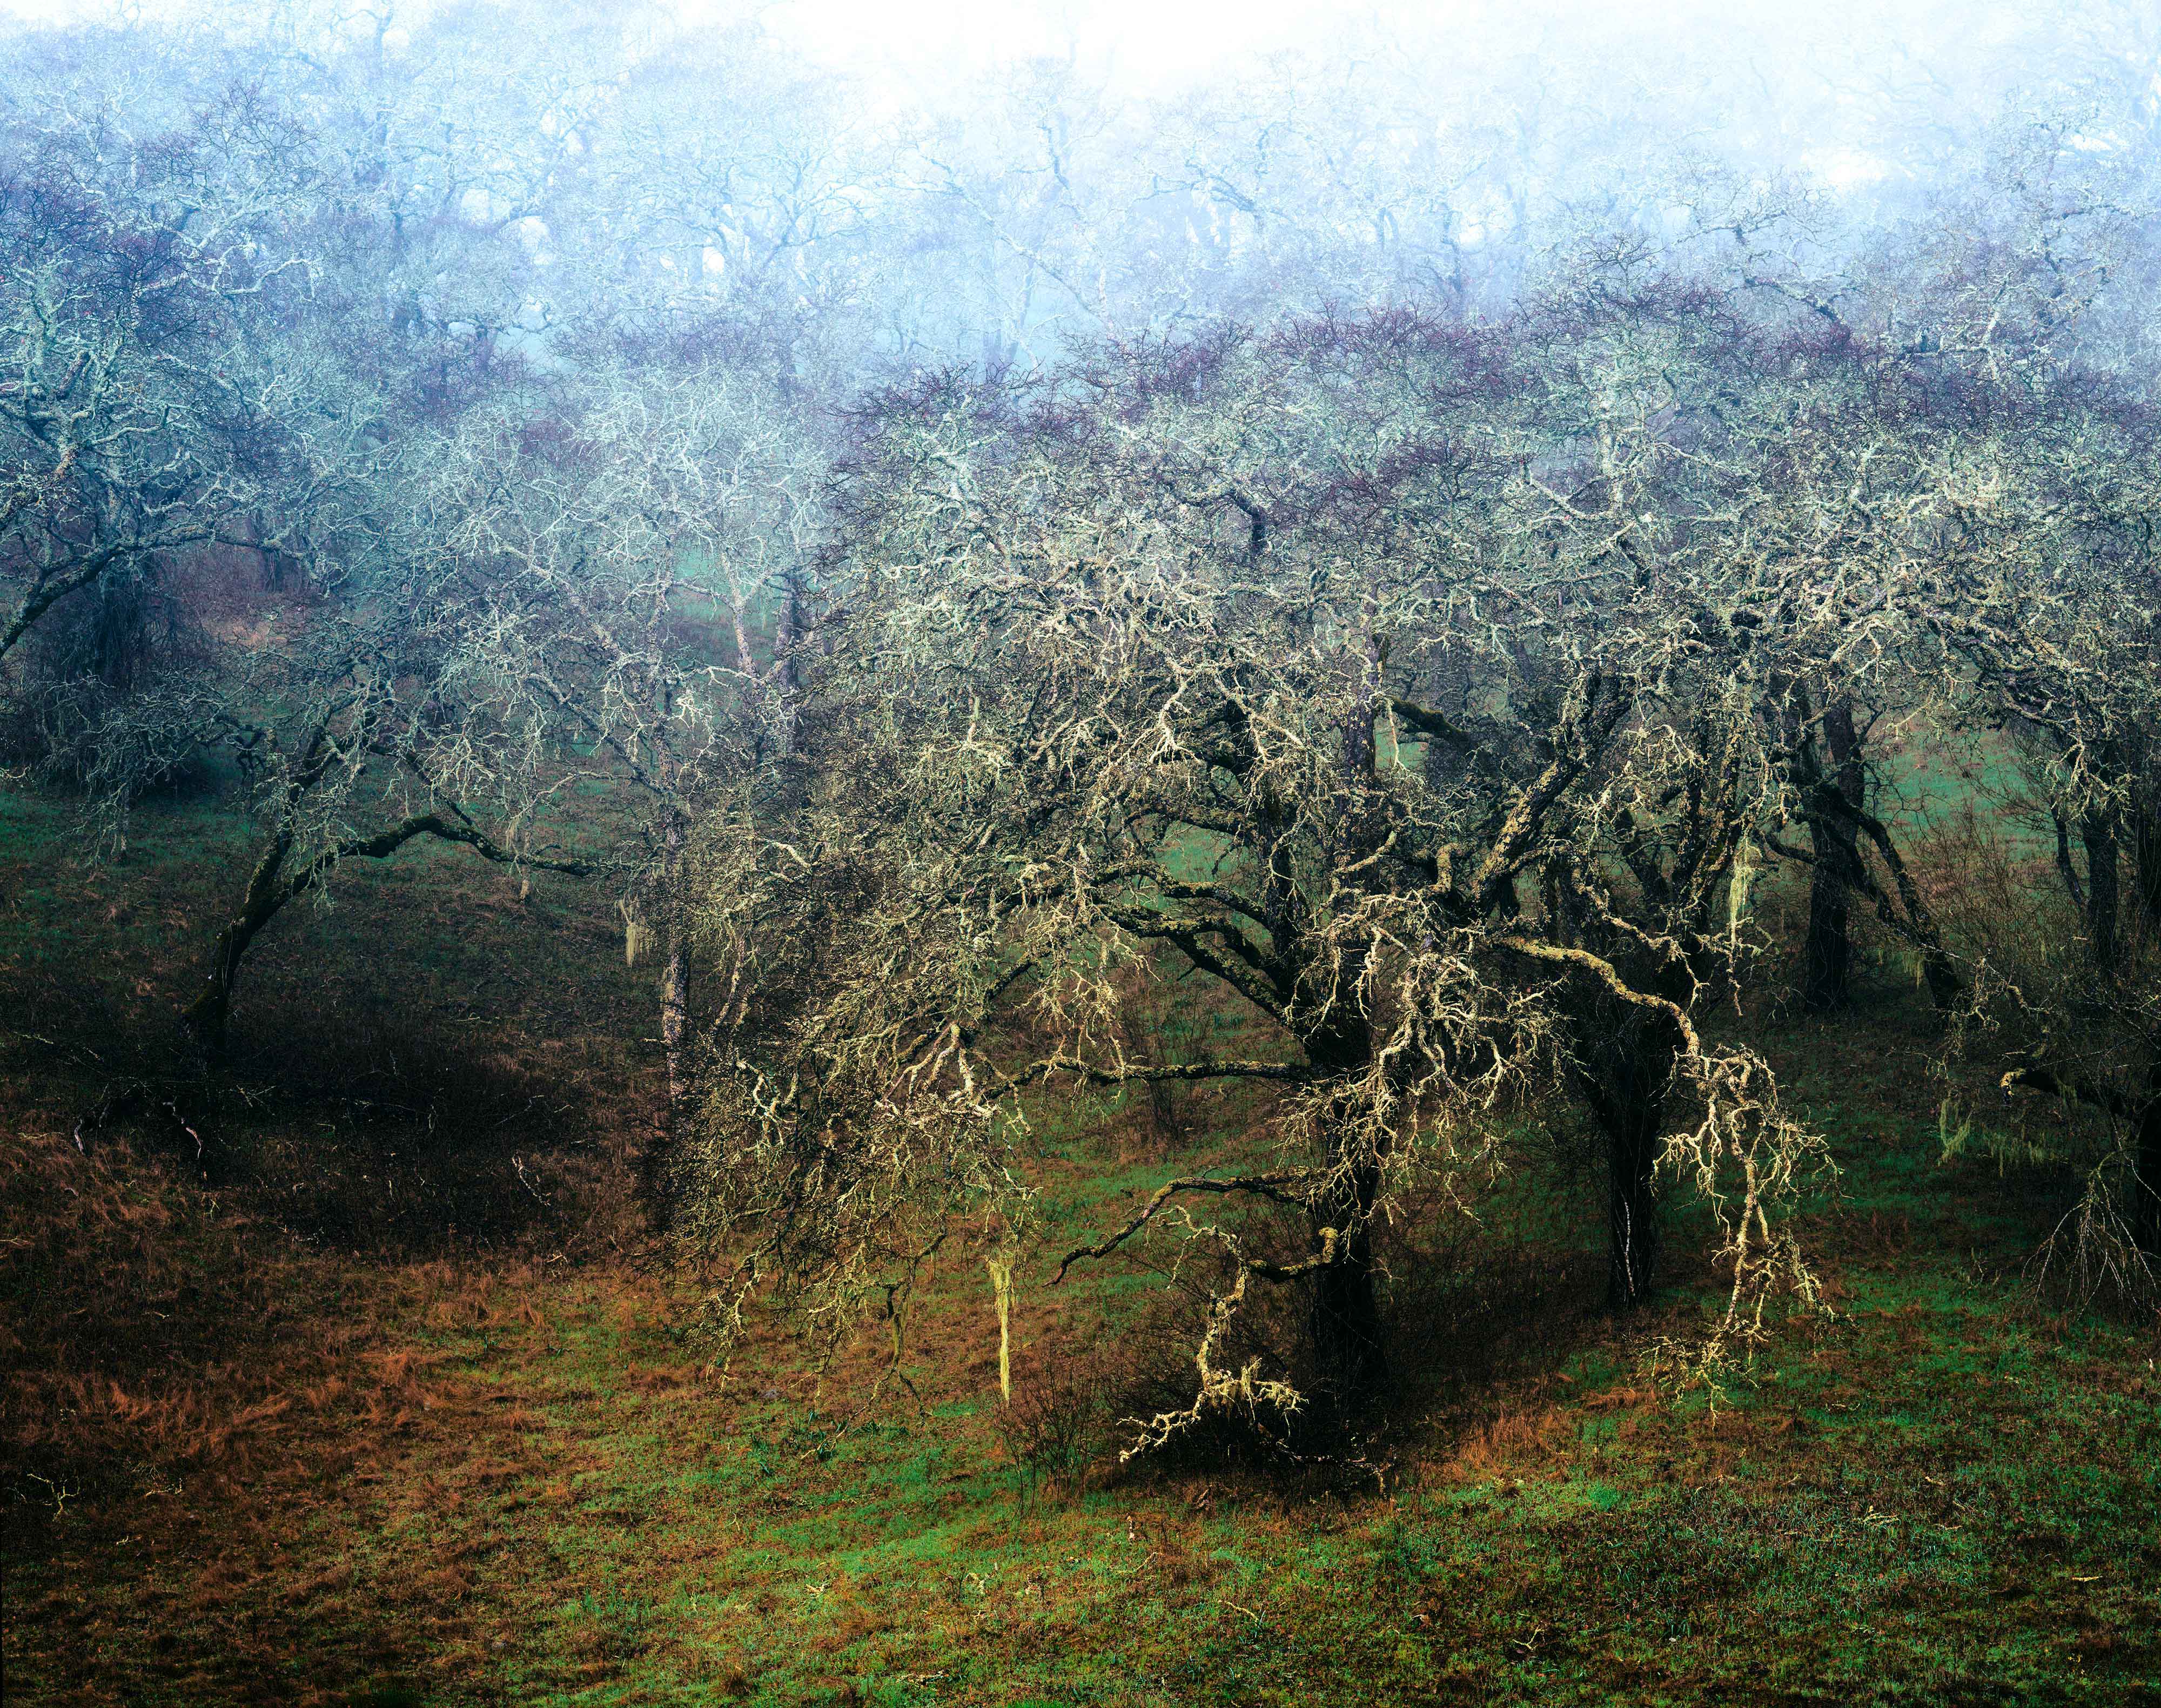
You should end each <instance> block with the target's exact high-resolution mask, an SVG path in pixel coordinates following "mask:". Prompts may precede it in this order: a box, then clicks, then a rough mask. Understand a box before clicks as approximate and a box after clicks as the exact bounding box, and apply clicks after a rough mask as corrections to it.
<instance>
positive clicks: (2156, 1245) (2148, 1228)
mask: <svg viewBox="0 0 2161 1708" xmlns="http://www.w3.org/2000/svg"><path fill="white" fill-rule="evenodd" d="M2134 1167H2135V1168H2136V1169H2137V1170H2138V1179H2137V1180H2136V1182H2135V1183H2134V1184H2133V1185H2132V1193H2133V1195H2135V1196H2136V1198H2137V1200H2138V1201H2137V1202H2136V1203H2135V1204H2133V1205H2132V1216H2131V1225H2132V1229H2133V1230H2134V1232H2136V1233H2137V1235H2138V1248H2139V1250H2141V1251H2143V1252H2145V1253H2146V1254H2147V1255H2148V1256H2149V1257H2153V1258H2161V1090H2157V1093H2156V1095H2155V1096H2154V1097H2153V1101H2151V1102H2149V1103H2148V1104H2147V1106H2146V1108H2145V1112H2143V1114H2142V1115H2141V1116H2140V1117H2139V1120H2138V1152H2137V1153H2136V1162H2135V1164H2134Z"/></svg>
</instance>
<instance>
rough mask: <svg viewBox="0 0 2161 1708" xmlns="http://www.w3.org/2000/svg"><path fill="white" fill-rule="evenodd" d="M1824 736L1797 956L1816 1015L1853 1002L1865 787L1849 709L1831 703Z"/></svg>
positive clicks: (1807, 1002)
mask: <svg viewBox="0 0 2161 1708" xmlns="http://www.w3.org/2000/svg"><path fill="white" fill-rule="evenodd" d="M1823 724H1824V736H1825V742H1826V744H1827V745H1828V746H1829V747H1830V760H1831V768H1830V772H1829V773H1828V774H1826V775H1824V776H1822V777H1820V778H1818V779H1817V781H1816V783H1815V788H1814V789H1813V790H1812V794H1813V797H1814V799H1813V800H1812V803H1811V805H1812V806H1813V808H1814V810H1812V811H1811V812H1810V815H1809V840H1810V843H1811V845H1812V846H1813V849H1814V851H1815V865H1814V866H1813V867H1812V868H1811V870H1810V884H1809V930H1808V939H1807V943H1806V945H1805V948H1804V953H1803V956H1802V971H1801V1000H1802V1002H1804V1004H1805V1005H1806V1006H1807V1007H1809V1008H1812V1009H1814V1010H1815V1011H1816V1012H1817V1013H1833V1012H1836V1010H1839V1009H1841V1008H1845V1007H1846V1006H1847V1005H1848V1003H1850V1002H1851V1001H1852V971H1853V939H1852V935H1851V912H1852V901H1853V895H1854V893H1855V891H1856V889H1858V888H1860V887H1861V884H1862V878H1863V876H1864V874H1863V873H1862V869H1861V826H1860V824H1859V822H1858V820H1857V818H1856V814H1857V813H1858V811H1859V810H1860V808H1861V805H1862V799H1863V791H1864V789H1865V788H1866V786H1867V783H1866V778H1865V775H1864V773H1863V771H1862V764H1861V742H1860V740H1859V738H1858V737H1857V736H1856V733H1855V731H1854V727H1853V706H1852V703H1851V701H1849V700H1835V701H1834V702H1832V704H1831V705H1830V706H1828V707H1826V708H1825V711H1824V720H1823Z"/></svg>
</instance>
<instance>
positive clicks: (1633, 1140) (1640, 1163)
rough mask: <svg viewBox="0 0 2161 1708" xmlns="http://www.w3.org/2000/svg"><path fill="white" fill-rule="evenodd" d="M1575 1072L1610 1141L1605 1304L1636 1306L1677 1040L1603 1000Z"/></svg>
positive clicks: (1648, 1282)
mask: <svg viewBox="0 0 2161 1708" xmlns="http://www.w3.org/2000/svg"><path fill="white" fill-rule="evenodd" d="M1591 1026H1592V1027H1593V1028H1596V1038H1595V1039H1593V1040H1592V1041H1591V1042H1590V1043H1589V1044H1587V1046H1586V1049H1585V1052H1584V1054H1585V1058H1586V1059H1585V1061H1584V1064H1583V1065H1582V1066H1581V1067H1580V1069H1579V1070H1578V1079H1579V1082H1580V1085H1581V1087H1582V1090H1583V1094H1584V1101H1586V1102H1587V1103H1588V1104H1590V1106H1591V1113H1592V1115H1593V1116H1594V1117H1596V1120H1597V1122H1598V1126H1599V1130H1600V1131H1601V1133H1603V1134H1604V1135H1605V1138H1606V1308H1607V1309H1608V1310H1615V1311H1623V1310H1632V1309H1633V1308H1634V1307H1635V1306H1637V1305H1638V1304H1642V1303H1643V1301H1644V1300H1645V1299H1648V1297H1649V1296H1650V1294H1651V1289H1652V1285H1653V1279H1654V1278H1655V1275H1656V1273H1657V1269H1658V1262H1659V1243H1660V1238H1659V1198H1658V1181H1657V1171H1658V1165H1659V1144H1660V1141H1661V1140H1662V1139H1663V1138H1664V1135H1665V1119H1666V1102H1667V1098H1668V1096H1669V1092H1670V1091H1671V1088H1672V1085H1673V1076H1674V1063H1675V1061H1676V1060H1677V1059H1678V1054H1679V1049H1680V1039H1679V1037H1678V1035H1677V1034H1675V1032H1674V1027H1673V1023H1671V1022H1670V1021H1669V1020H1667V1019H1664V1018H1662V1017H1655V1016H1650V1015H1647V1014H1644V1013H1641V1012H1640V1011H1634V1012H1622V1011H1620V1010H1619V1008H1618V1005H1617V1004H1601V1005H1600V1006H1599V1008H1597V1009H1596V1010H1595V1011H1594V1012H1593V1013H1592V1015H1591Z"/></svg>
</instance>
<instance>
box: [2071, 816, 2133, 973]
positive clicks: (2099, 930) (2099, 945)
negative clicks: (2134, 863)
mask: <svg viewBox="0 0 2161 1708" xmlns="http://www.w3.org/2000/svg"><path fill="white" fill-rule="evenodd" d="M2079 840H2080V841H2082V842H2084V843H2085V850H2086V950H2087V953H2088V954H2089V955H2090V956H2091V957H2092V960H2093V964H2094V969H2095V971H2097V972H2104V973H2113V972H2115V971H2116V970H2117V966H2118V964H2119V963H2120V961H2122V948H2121V945H2120V944H2119V941H2118V938H2117V920H2118V919H2119V918H2120V917H2121V909H2122V889H2123V886H2122V879H2121V877H2120V876H2119V874H2118V867H2117V841H2116V826H2115V825H2114V824H2113V823H2112V822H2111V821H2110V820H2107V819H2106V818H2101V817H2093V818H2088V819H2084V820H2080V824H2079Z"/></svg>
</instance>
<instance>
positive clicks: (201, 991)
mask: <svg viewBox="0 0 2161 1708" xmlns="http://www.w3.org/2000/svg"><path fill="white" fill-rule="evenodd" d="M292 846H293V844H292V838H291V837H290V836H286V835H284V834H283V833H282V832H281V833H280V834H279V835H278V836H275V837H273V839H272V840H271V843H270V846H268V848H266V849H265V850H264V851H263V857H262V858H261V859H260V860H258V862H256V864H255V870H254V871H253V872H252V873H250V874H249V876H248V879H247V893H246V894H244V895H243V896H242V898H241V903H240V907H239V909H238V910H237V912H235V913H234V914H233V915H232V918H231V919H228V920H227V921H226V923H225V924H224V925H223V927H222V928H221V929H220V930H219V932H218V934H217V940H216V942H215V943H213V944H212V945H211V952H210V956H209V959H208V961H207V962H206V965H205V966H204V969H203V976H202V982H200V984H199V985H197V986H196V987H195V996H194V997H193V998H192V999H191V1000H190V1002H189V1003H188V1005H187V1007H186V1008H184V1009H182V1010H181V1012H180V1021H181V1023H182V1024H183V1025H184V1026H185V1027H186V1028H187V1033H188V1036H189V1037H190V1039H192V1040H193V1041H194V1043H195V1049H197V1050H198V1051H199V1052H200V1054H201V1055H202V1058H203V1060H205V1061H206V1063H208V1064H209V1065H211V1066H216V1065H221V1064H222V1063H223V1062H224V1060H225V1057H226V1049H227V1034H228V1031H229V1026H230V1022H231V1019H232V991H233V987H234V985H235V984H237V982H239V978H240V964H241V962H242V961H243V960H244V959H246V957H247V950H248V948H249V946H250V945H252V944H253V942H254V941H255V940H256V938H257V937H258V936H259V935H261V934H262V931H263V927H264V926H265V925H268V924H269V923H270V921H271V920H272V919H274V918H276V917H277V914H278V912H279V909H281V908H283V907H284V905H285V903H287V902H289V901H290V900H291V899H292V898H293V892H292V886H291V885H290V883H288V882H287V880H286V877H285V870H284V868H285V857H286V856H287V855H288V854H289V853H290V852H291V851H292Z"/></svg>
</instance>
